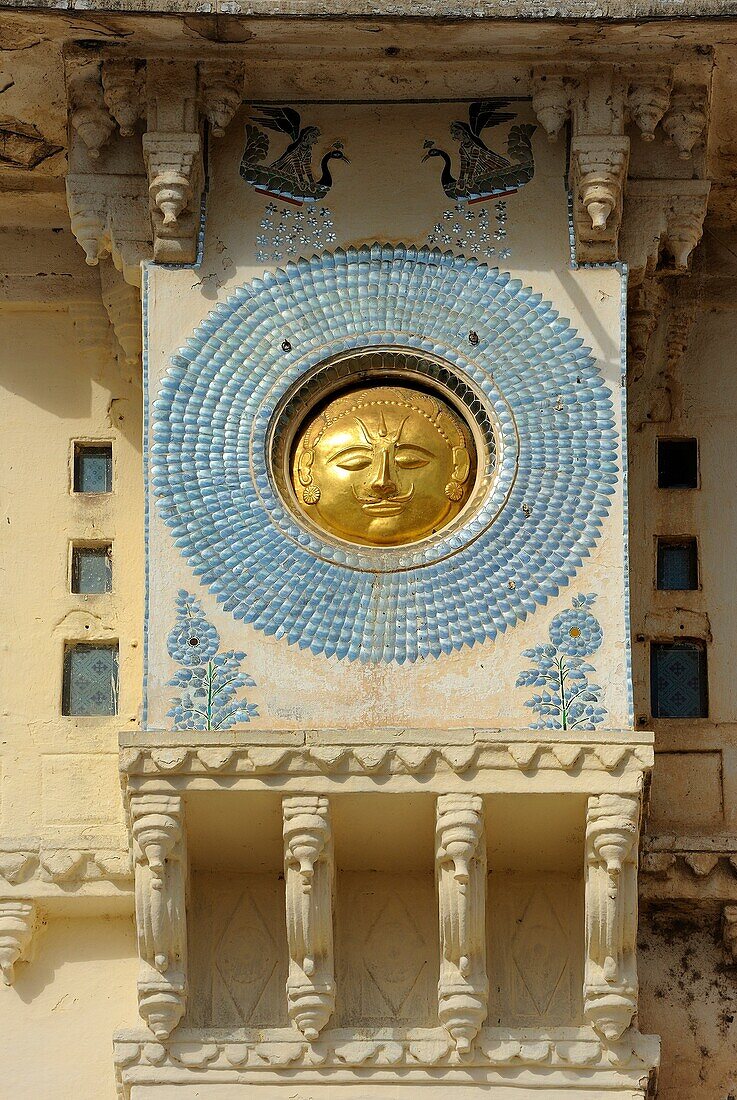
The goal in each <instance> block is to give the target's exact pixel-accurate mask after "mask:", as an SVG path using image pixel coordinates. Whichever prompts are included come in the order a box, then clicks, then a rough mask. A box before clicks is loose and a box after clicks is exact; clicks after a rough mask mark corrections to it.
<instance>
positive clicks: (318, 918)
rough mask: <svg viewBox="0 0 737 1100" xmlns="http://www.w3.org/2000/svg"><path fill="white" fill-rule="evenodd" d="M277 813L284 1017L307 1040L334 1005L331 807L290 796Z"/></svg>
mask: <svg viewBox="0 0 737 1100" xmlns="http://www.w3.org/2000/svg"><path fill="white" fill-rule="evenodd" d="M282 811H283V815H284V819H283V828H284V878H285V882H286V904H287V940H288V944H289V976H288V978H287V1001H288V1010H289V1018H290V1019H291V1020H292V1021H293V1023H294V1024H295V1025H296V1027H297V1028H298V1029H299V1030H300V1031H301V1032H302V1034H303V1035H304V1037H305V1039H307V1040H309V1041H310V1042H312V1041H313V1040H315V1039H316V1038H317V1037H318V1035H319V1033H320V1031H321V1030H322V1028H324V1027H325V1024H326V1023H327V1022H328V1020H329V1019H330V1016H331V1015H332V1013H333V1009H334V1007H335V979H334V963H333V875H334V866H333V862H334V861H333V842H332V832H331V828H330V806H329V802H328V799H327V798H323V797H318V796H311V795H289V796H287V797H285V798H283V799H282Z"/></svg>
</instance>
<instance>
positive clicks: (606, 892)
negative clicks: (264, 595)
mask: <svg viewBox="0 0 737 1100" xmlns="http://www.w3.org/2000/svg"><path fill="white" fill-rule="evenodd" d="M606 738H607V739H606V741H604V740H602V736H601V734H595V733H575V734H573V735H570V736H569V735H568V734H567V733H563V732H556V731H529V730H527V731H525V730H517V731H510V730H490V729H464V730H451V731H440V730H410V729H401V730H400V729H397V730H385V729H383V730H362V731H360V733H359V732H356V731H352V730H276V731H247V732H238V733H226V734H221V733H218V734H213V735H212V740H208V739H207V735H203V734H179V733H174V734H173V733H163V732H162V733H152V732H148V733H133V734H131V733H126V734H124V735H123V736H122V737H121V751H120V767H121V778H122V781H123V784H124V790H125V795H126V800H127V804H128V807H129V814H130V824H131V835H132V838H133V851H134V865H135V880H136V910H137V923H138V929H139V947H140V955H141V970H140V976H139V1008H140V1012H141V1015H142V1017H143V1019H144V1020H145V1021H146V1023H147V1025H148V1028H149V1030H148V1031H145V1030H144V1031H126V1032H121V1033H119V1034H118V1036H117V1038H116V1064H117V1067H118V1080H119V1087H120V1090H121V1095H122V1096H124V1097H130V1098H131V1100H133V1098H135V1100H143V1098H145V1097H148V1096H149V1095H151V1096H154V1095H155V1096H156V1097H157V1098H158V1097H162V1096H168V1095H169V1094H171V1095H172V1096H173V1095H175V1093H174V1091H173V1090H174V1089H176V1095H177V1096H178V1097H179V1096H181V1097H187V1096H189V1095H190V1094H191V1095H192V1096H194V1095H197V1094H198V1093H197V1089H198V1088H200V1087H201V1086H202V1084H203V1082H206V1083H207V1084H208V1086H210V1085H212V1086H214V1085H216V1084H217V1085H218V1091H217V1093H216V1095H217V1096H218V1098H220V1097H222V1098H223V1100H225V1098H229V1097H230V1096H231V1095H232V1096H235V1095H236V1091H237V1090H238V1089H242V1087H243V1085H244V1084H247V1083H252V1084H255V1083H258V1084H259V1086H260V1089H261V1092H262V1093H263V1095H264V1096H265V1097H270V1096H272V1094H273V1096H274V1097H276V1096H282V1095H284V1094H283V1087H284V1086H285V1085H287V1084H288V1083H289V1082H290V1080H291V1079H292V1076H293V1074H294V1071H295V1070H296V1069H299V1075H300V1088H301V1087H302V1086H303V1085H304V1087H305V1088H307V1090H308V1092H307V1093H305V1095H308V1094H309V1096H310V1097H312V1096H313V1095H314V1096H315V1097H320V1098H321V1097H322V1096H325V1097H328V1096H330V1095H332V1092H331V1089H332V1086H333V1085H338V1084H340V1085H341V1096H342V1095H344V1090H346V1091H345V1095H346V1097H350V1100H354V1098H355V1100H358V1098H359V1097H365V1096H368V1095H369V1094H370V1095H371V1096H372V1097H373V1096H381V1095H382V1094H383V1093H384V1091H386V1095H387V1096H390V1095H393V1090H395V1089H396V1081H397V1072H401V1073H402V1077H403V1080H405V1081H406V1084H407V1086H408V1096H412V1095H413V1091H412V1088H409V1086H411V1085H414V1086H415V1087H416V1088H418V1089H419V1088H422V1089H423V1095H427V1096H431V1095H435V1093H437V1095H438V1096H440V1095H442V1096H443V1097H447V1096H456V1095H458V1096H461V1095H465V1094H466V1091H467V1089H468V1088H469V1087H471V1086H475V1087H478V1086H479V1085H483V1086H484V1087H485V1088H486V1089H487V1090H488V1089H491V1091H492V1094H493V1095H494V1096H498V1097H499V1098H500V1100H501V1098H502V1097H504V1098H506V1097H507V1095H508V1089H509V1088H511V1087H514V1094H513V1095H514V1100H522V1098H523V1097H525V1096H527V1095H528V1093H529V1094H530V1095H532V1093H535V1095H538V1096H539V1095H540V1094H541V1092H542V1093H543V1094H544V1095H546V1096H547V1095H553V1094H556V1093H558V1092H561V1093H563V1092H567V1091H569V1089H570V1087H571V1085H572V1083H573V1084H574V1087H575V1088H576V1089H577V1094H578V1095H579V1096H580V1097H581V1098H582V1100H583V1098H591V1100H593V1098H594V1097H598V1096H601V1095H606V1096H621V1097H627V1098H628V1100H631V1098H632V1097H636V1096H644V1095H645V1089H646V1088H647V1085H648V1081H649V1080H650V1079H651V1078H652V1076H653V1074H654V1072H655V1068H656V1066H657V1061H658V1044H657V1040H656V1039H654V1038H652V1037H647V1036H641V1035H639V1033H638V1032H637V1031H636V1029H635V1027H634V1026H633V1020H634V1014H635V1012H636V1003H637V975H636V965H635V948H634V943H635V932H636V920H637V850H638V835H639V823H640V812H641V796H642V790H643V784H644V777H645V775H646V774H647V773H648V771H649V770H650V768H651V767H652V760H653V749H652V738H651V735H649V734H639V733H633V732H631V731H630V732H628V731H617V732H614V733H611V732H607V734H606ZM285 989H286V994H285ZM151 1032H153V1035H152V1034H151ZM359 1074H360V1079H361V1080H364V1081H365V1082H370V1085H369V1084H366V1085H365V1086H364V1085H360V1084H358V1083H357V1080H358V1078H357V1075H359ZM305 1075H306V1076H305ZM349 1082H352V1083H349ZM367 1087H370V1093H367V1092H366V1088H367ZM154 1089H156V1090H158V1091H156V1092H155V1093H154V1091H153V1090H154ZM190 1089H191V1092H190ZM579 1090H580V1091H579ZM299 1095H300V1096H301V1095H302V1094H301V1093H300V1094H299ZM509 1095H510V1096H512V1093H509Z"/></svg>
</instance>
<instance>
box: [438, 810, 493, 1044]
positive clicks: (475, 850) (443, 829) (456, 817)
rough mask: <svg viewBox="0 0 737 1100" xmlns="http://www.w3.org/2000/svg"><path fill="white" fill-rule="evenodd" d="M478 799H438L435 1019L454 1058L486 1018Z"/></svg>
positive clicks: (483, 852)
mask: <svg viewBox="0 0 737 1100" xmlns="http://www.w3.org/2000/svg"><path fill="white" fill-rule="evenodd" d="M483 812H484V811H483V803H482V800H481V798H480V797H479V796H478V795H470V794H447V795H440V797H439V798H438V801H437V820H436V825H435V839H436V854H435V860H436V873H437V881H438V905H439V907H440V979H439V981H438V1017H439V1019H440V1022H441V1023H442V1024H443V1026H444V1027H445V1028H446V1030H447V1031H448V1034H449V1035H450V1037H451V1038H452V1039H453V1041H454V1043H455V1045H456V1049H457V1050H458V1051H459V1052H460V1053H462V1054H463V1053H467V1052H468V1051H469V1050H470V1049H471V1044H472V1043H473V1040H474V1039H475V1037H476V1035H477V1034H478V1031H479V1028H480V1027H481V1024H482V1023H483V1022H484V1019H485V1018H486V1011H487V1000H488V995H489V982H488V979H487V976H486V924H485V913H486V841H485V837H484V818H483Z"/></svg>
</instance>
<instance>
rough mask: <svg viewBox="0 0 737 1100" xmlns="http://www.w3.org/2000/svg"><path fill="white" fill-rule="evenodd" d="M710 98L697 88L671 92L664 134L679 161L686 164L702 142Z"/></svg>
mask: <svg viewBox="0 0 737 1100" xmlns="http://www.w3.org/2000/svg"><path fill="white" fill-rule="evenodd" d="M708 104H709V95H708V91H707V89H706V88H705V87H704V86H703V85H700V84H681V85H678V86H677V87H676V88H674V89H673V94H672V95H671V99H670V107H669V109H668V112H667V114H666V115H665V117H664V119H663V130H664V131H665V133H666V134H667V136H668V139H669V141H671V142H672V143H673V144H674V145H675V147H676V149H677V150H678V155H679V157H680V158H681V160H688V159H689V158H690V157H691V156H692V155H693V151H694V149H695V147H696V146H697V145H698V144H699V143H700V142H701V141H702V140H703V139H704V135H705V133H706V125H707V122H708V118H709V115H708Z"/></svg>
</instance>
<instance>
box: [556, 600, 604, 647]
mask: <svg viewBox="0 0 737 1100" xmlns="http://www.w3.org/2000/svg"><path fill="white" fill-rule="evenodd" d="M603 637H604V635H603V633H602V629H601V626H600V625H599V621H598V620H597V619H595V618H594V616H593V615H592V614H591V613H590V612H589V611H584V609H583V608H582V607H572V608H568V609H567V610H566V611H561V612H560V614H558V615H556V616H555V618H554V619H553V621H552V623H551V624H550V641H551V642H552V643H553V645H554V646H556V647H557V649H559V650H560V652H561V653H565V655H566V656H567V657H590V656H591V654H592V653H596V650H597V649H598V648H599V646H600V645H601V643H602V639H603Z"/></svg>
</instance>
